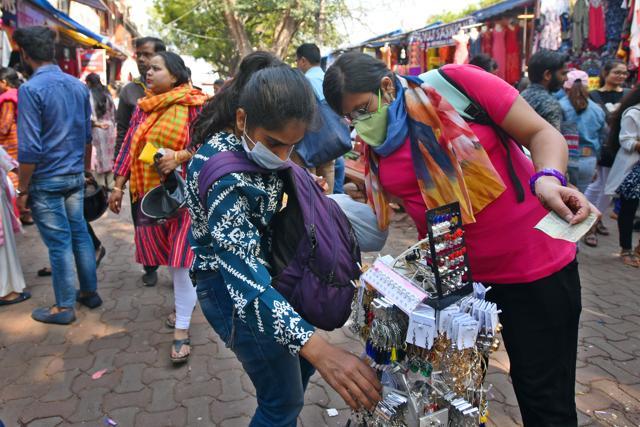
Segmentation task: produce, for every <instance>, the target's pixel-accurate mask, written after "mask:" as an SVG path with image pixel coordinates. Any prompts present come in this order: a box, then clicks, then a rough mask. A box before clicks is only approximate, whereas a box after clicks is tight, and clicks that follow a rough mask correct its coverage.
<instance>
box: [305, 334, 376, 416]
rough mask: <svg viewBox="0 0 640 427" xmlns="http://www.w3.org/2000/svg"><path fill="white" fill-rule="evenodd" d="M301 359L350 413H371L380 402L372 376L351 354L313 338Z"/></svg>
mask: <svg viewBox="0 0 640 427" xmlns="http://www.w3.org/2000/svg"><path fill="white" fill-rule="evenodd" d="M300 355H301V356H302V357H304V358H305V359H307V361H308V362H309V363H311V364H312V365H313V366H314V367H315V368H316V369H317V370H318V372H319V373H320V375H322V378H324V379H325V381H326V382H327V383H329V385H330V386H331V387H332V388H333V389H334V390H335V391H337V392H338V393H339V394H340V396H342V398H343V399H344V401H345V402H346V403H347V404H348V405H349V406H350V407H351V409H353V410H358V409H361V408H362V407H364V408H366V409H368V410H370V411H371V410H373V409H374V408H375V407H376V405H377V404H378V402H379V401H380V400H381V399H382V396H381V394H380V392H381V390H382V386H381V385H380V382H379V381H378V378H377V377H376V374H375V372H374V371H373V369H371V368H370V367H369V366H368V365H367V364H365V363H364V362H363V361H362V360H360V359H359V358H358V357H356V356H354V355H353V354H351V353H349V352H347V351H345V350H343V349H341V348H339V347H336V346H334V345H331V344H329V343H328V342H327V341H325V340H324V339H323V338H322V337H320V336H319V335H318V334H313V335H312V336H311V338H310V339H309V341H307V343H306V344H305V345H304V346H303V347H302V350H301V351H300Z"/></svg>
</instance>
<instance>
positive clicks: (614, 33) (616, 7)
mask: <svg viewBox="0 0 640 427" xmlns="http://www.w3.org/2000/svg"><path fill="white" fill-rule="evenodd" d="M627 12H628V11H627V10H625V9H623V8H622V7H621V5H620V0H607V7H606V10H605V23H606V33H607V34H606V38H607V51H609V52H612V53H613V52H615V51H616V50H617V49H618V45H619V44H620V40H621V37H620V32H621V31H622V30H623V25H624V18H625V17H626V15H627Z"/></svg>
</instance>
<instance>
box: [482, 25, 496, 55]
mask: <svg viewBox="0 0 640 427" xmlns="http://www.w3.org/2000/svg"><path fill="white" fill-rule="evenodd" d="M480 45H481V47H482V53H486V54H487V55H491V48H492V46H493V37H492V34H491V30H486V31H482V32H481V33H480Z"/></svg>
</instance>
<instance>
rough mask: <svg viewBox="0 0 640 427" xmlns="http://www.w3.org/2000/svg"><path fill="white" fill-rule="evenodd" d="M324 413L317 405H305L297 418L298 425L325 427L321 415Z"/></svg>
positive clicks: (303, 426)
mask: <svg viewBox="0 0 640 427" xmlns="http://www.w3.org/2000/svg"><path fill="white" fill-rule="evenodd" d="M323 412H325V409H324V408H321V407H319V406H317V405H313V404H311V405H305V406H304V407H303V408H302V412H300V416H299V418H298V421H299V424H300V425H301V426H302V427H316V426H322V425H325V420H324V417H323V416H322V413H323Z"/></svg>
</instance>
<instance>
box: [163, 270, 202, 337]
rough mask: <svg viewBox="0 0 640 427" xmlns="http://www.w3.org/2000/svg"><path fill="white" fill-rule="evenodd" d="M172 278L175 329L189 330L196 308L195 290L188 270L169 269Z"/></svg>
mask: <svg viewBox="0 0 640 427" xmlns="http://www.w3.org/2000/svg"><path fill="white" fill-rule="evenodd" d="M169 271H170V272H171V277H173V294H174V298H175V301H176V329H189V324H190V323H191V315H192V314H193V309H194V307H195V306H196V299H197V296H196V288H195V287H194V286H193V283H191V278H190V277H189V269H188V268H173V267H169Z"/></svg>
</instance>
